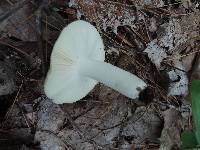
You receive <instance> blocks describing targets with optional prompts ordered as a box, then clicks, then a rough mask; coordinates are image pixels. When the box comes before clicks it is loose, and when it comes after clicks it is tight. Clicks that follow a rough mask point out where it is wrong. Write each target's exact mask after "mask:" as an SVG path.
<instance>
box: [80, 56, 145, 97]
mask: <svg viewBox="0 0 200 150" xmlns="http://www.w3.org/2000/svg"><path fill="white" fill-rule="evenodd" d="M80 65H81V66H80V68H79V71H80V74H82V75H84V76H86V77H90V78H92V79H94V80H96V81H98V82H101V83H103V84H105V85H107V86H108V87H110V88H112V89H114V90H116V91H118V92H120V93H121V94H123V95H125V96H127V97H129V98H133V99H135V98H137V97H138V95H139V93H140V91H141V90H143V89H144V88H145V87H146V83H145V82H144V81H143V80H141V79H140V78H138V77H137V76H135V75H133V74H131V73H129V72H127V71H125V70H122V69H120V68H118V67H115V66H113V65H111V64H109V63H106V62H101V61H97V60H89V59H84V60H81V62H80Z"/></svg>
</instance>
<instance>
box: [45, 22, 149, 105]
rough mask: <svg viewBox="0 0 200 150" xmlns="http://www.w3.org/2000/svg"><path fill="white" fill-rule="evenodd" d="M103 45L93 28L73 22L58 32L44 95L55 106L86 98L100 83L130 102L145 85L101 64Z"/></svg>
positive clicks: (102, 62)
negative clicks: (125, 97) (127, 98)
mask: <svg viewBox="0 0 200 150" xmlns="http://www.w3.org/2000/svg"><path fill="white" fill-rule="evenodd" d="M104 59H105V52H104V45H103V41H102V39H101V37H100V35H99V33H98V31H97V30H96V29H95V27H94V26H92V25H91V24H89V23H87V22H85V21H75V22H73V23H71V24H69V25H68V26H67V27H66V28H64V29H63V31H62V32H61V34H60V36H59V38H58V40H57V41H56V43H55V45H54V48H53V51H52V54H51V64H50V69H49V72H48V74H47V77H46V81H45V85H44V91H45V93H46V95H47V96H48V97H49V98H51V99H53V101H54V102H55V103H57V104H61V103H71V102H75V101H77V100H80V99H81V98H83V97H84V96H86V95H87V94H88V93H89V92H90V91H91V90H92V89H93V88H94V86H95V85H96V84H97V83H98V81H99V82H101V83H103V84H105V85H107V86H109V87H111V88H113V89H115V90H116V91H118V92H120V93H122V94H124V95H125V96H127V97H129V98H133V99H135V98H137V97H138V95H139V93H140V91H141V90H143V89H144V88H145V87H146V86H147V85H146V83H145V82H144V81H143V80H141V79H140V78H138V77H137V76H135V75H133V74H131V73H129V72H127V71H125V70H122V69H120V68H118V67H115V66H113V65H111V64H109V63H106V62H104Z"/></svg>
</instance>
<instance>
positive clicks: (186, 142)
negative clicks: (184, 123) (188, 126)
mask: <svg viewBox="0 0 200 150" xmlns="http://www.w3.org/2000/svg"><path fill="white" fill-rule="evenodd" d="M181 141H182V148H183V149H187V148H195V147H196V146H197V140H196V137H195V133H194V132H192V131H184V132H183V133H182V134H181Z"/></svg>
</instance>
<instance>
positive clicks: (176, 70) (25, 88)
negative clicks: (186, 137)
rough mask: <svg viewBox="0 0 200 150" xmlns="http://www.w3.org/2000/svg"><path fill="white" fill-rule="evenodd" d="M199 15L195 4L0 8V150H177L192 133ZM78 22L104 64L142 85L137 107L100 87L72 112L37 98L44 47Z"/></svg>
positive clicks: (133, 0)
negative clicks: (87, 29) (99, 43)
mask: <svg viewBox="0 0 200 150" xmlns="http://www.w3.org/2000/svg"><path fill="white" fill-rule="evenodd" d="M199 16H200V2H199V1H198V0H196V1H195V0H180V1H179V0H177V1H176V0H41V1H38V0H22V1H21V0H1V1H0V150H10V149H12V150H18V149H19V150H37V149H42V150H43V149H44V150H66V149H67V150H68V149H69V150H96V149H99V150H100V149H102V150H110V149H113V150H140V149H141V150H147V149H151V150H156V149H160V150H172V149H177V150H178V149H181V139H180V135H181V133H182V132H183V131H184V130H192V129H193V128H194V127H193V121H192V116H191V100H190V92H189V86H190V83H191V81H192V80H193V79H199V78H200V59H199V47H200V34H199V31H200V28H199V27H200V26H199V23H200V17H199ZM78 19H82V20H86V21H88V22H90V23H91V24H93V25H95V26H96V28H97V29H98V31H99V32H100V34H101V36H102V38H103V42H104V45H105V52H106V62H109V63H111V64H113V65H115V66H118V67H120V68H122V69H124V70H127V71H129V72H131V73H133V74H135V75H137V76H138V77H140V78H141V79H143V80H144V81H145V82H146V83H147V84H148V90H147V91H146V93H144V95H142V96H141V97H140V100H139V101H137V102H136V101H134V100H131V99H129V98H127V97H125V96H123V95H121V94H120V93H118V92H116V91H114V90H112V89H110V88H108V87H106V86H104V85H103V84H98V85H96V86H95V88H94V89H93V90H92V91H91V92H90V93H89V94H88V95H87V96H86V97H84V98H83V99H81V100H80V101H77V102H76V103H73V104H62V105H57V104H54V103H53V102H52V101H51V100H50V99H48V98H47V97H46V96H45V94H44V91H43V82H44V79H45V76H46V73H47V71H48V68H49V58H50V54H51V51H52V47H53V45H54V43H55V40H56V39H57V37H58V36H59V34H60V32H61V31H62V29H63V28H64V27H65V26H66V25H68V24H69V23H70V22H73V21H75V20H78ZM77 36H79V35H77ZM140 101H142V103H141V102H140Z"/></svg>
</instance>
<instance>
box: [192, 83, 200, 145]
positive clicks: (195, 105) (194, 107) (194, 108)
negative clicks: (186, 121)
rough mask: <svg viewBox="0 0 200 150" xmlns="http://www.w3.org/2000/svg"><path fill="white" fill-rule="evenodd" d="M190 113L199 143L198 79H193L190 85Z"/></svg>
mask: <svg viewBox="0 0 200 150" xmlns="http://www.w3.org/2000/svg"><path fill="white" fill-rule="evenodd" d="M191 96H192V114H193V119H194V124H195V135H196V139H197V142H198V144H199V145H200V80H193V81H192V86H191Z"/></svg>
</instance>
